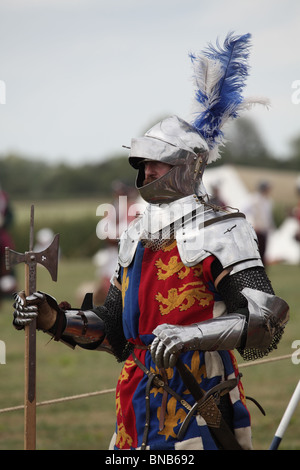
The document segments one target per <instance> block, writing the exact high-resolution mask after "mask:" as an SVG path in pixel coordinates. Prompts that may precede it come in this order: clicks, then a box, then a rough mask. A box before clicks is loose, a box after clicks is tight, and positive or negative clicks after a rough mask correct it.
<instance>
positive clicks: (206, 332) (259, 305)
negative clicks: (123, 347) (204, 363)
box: [151, 268, 289, 367]
mask: <svg viewBox="0 0 300 470" xmlns="http://www.w3.org/2000/svg"><path fill="white" fill-rule="evenodd" d="M249 271H250V273H249ZM249 284H250V286H249ZM251 285H252V286H251ZM248 286H249V287H248ZM260 289H261V290H260ZM218 290H219V292H220V293H221V295H222V294H223V298H224V302H225V304H226V306H227V312H228V313H227V314H226V315H223V316H221V317H218V318H213V319H211V320H206V321H203V322H201V323H198V324H194V325H190V326H183V327H182V326H177V325H160V326H158V327H157V328H156V329H155V330H154V331H153V333H154V334H155V335H156V336H157V338H155V340H154V341H153V343H152V347H151V353H152V357H153V359H154V360H155V362H156V363H157V365H158V367H169V366H171V367H173V366H174V365H175V364H176V359H177V356H178V354H179V353H180V351H182V350H196V349H199V350H203V351H214V350H231V349H235V348H237V349H238V351H239V352H240V354H241V355H242V356H243V358H244V359H248V360H249V359H256V358H258V357H262V356H265V355H267V354H268V353H269V352H270V351H272V350H273V349H274V348H276V347H277V344H278V342H279V341H280V339H281V336H282V334H283V330H284V326H285V324H286V323H287V321H288V311H289V308H288V305H287V303H286V302H285V301H284V300H282V299H280V298H279V297H277V296H276V295H275V294H274V293H273V290H272V287H271V285H270V282H269V280H268V278H267V276H266V274H265V271H264V270H263V269H262V268H256V269H254V270H246V271H242V272H239V273H238V274H234V275H232V276H226V278H224V280H222V281H221V282H220V285H219V286H218ZM268 291H269V292H268Z"/></svg>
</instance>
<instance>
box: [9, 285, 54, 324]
mask: <svg viewBox="0 0 300 470" xmlns="http://www.w3.org/2000/svg"><path fill="white" fill-rule="evenodd" d="M14 298H15V302H14V305H13V306H14V308H15V311H14V314H13V315H14V320H13V325H14V326H15V327H16V329H23V328H24V327H25V326H26V325H29V324H30V322H31V321H32V320H33V319H34V318H36V319H37V329H41V330H44V331H47V330H49V329H50V328H51V327H52V326H53V325H54V323H55V321H56V317H57V312H58V311H59V310H60V309H59V306H58V304H57V302H56V300H55V299H54V298H53V297H51V296H50V295H48V294H44V293H43V292H34V293H33V294H31V295H29V296H27V297H26V295H25V292H24V291H21V292H18V293H16V294H14Z"/></svg>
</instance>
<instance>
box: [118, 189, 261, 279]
mask: <svg viewBox="0 0 300 470" xmlns="http://www.w3.org/2000/svg"><path fill="white" fill-rule="evenodd" d="M183 202H185V207H186V210H184V211H183V212H182V213H181V214H180V217H178V210H177V208H176V206H175V203H174V204H168V205H165V206H164V207H160V206H157V205H149V206H148V208H147V209H146V210H145V212H144V214H143V215H142V216H141V217H139V218H137V219H136V220H134V221H133V222H132V223H131V224H130V225H129V227H128V229H127V230H126V231H125V232H124V233H123V234H122V236H121V238H120V246H119V260H118V261H119V264H120V265H121V266H123V267H127V266H129V265H130V263H131V261H132V260H133V257H134V255H135V251H136V248H137V245H138V242H139V241H140V240H142V239H146V240H149V238H151V239H154V238H159V237H160V236H161V234H163V236H165V234H166V233H168V230H167V229H168V228H170V226H172V225H173V226H174V232H173V236H174V238H175V239H176V241H177V246H178V252H179V255H180V258H181V261H182V262H183V264H184V265H186V266H188V267H191V266H195V265H196V264H198V263H199V262H201V261H203V260H204V259H205V258H206V257H208V256H210V255H214V256H215V257H216V258H218V260H219V261H220V263H221V264H222V266H223V268H224V269H225V268H228V267H229V266H230V267H232V268H233V269H232V271H231V274H233V273H235V272H238V271H241V270H244V269H247V268H250V267H254V266H263V263H262V261H261V257H260V254H259V250H258V242H257V237H256V233H255V231H254V229H253V228H252V226H251V225H250V224H249V222H248V221H247V220H246V218H245V216H244V215H243V214H242V213H240V212H230V213H229V212H228V211H223V210H214V209H212V208H208V209H207V207H206V206H204V205H203V204H199V202H195V200H193V199H192V200H191V199H190V197H188V198H184V200H181V203H180V204H182V203H183ZM177 204H178V203H177ZM177 207H182V206H177ZM172 208H173V211H172V213H171V215H170V209H171V210H172ZM191 209H192V210H191ZM159 220H160V223H159ZM165 221H167V222H165ZM158 226H159V227H160V235H158V231H157V230H156V229H155V230H152V229H151V227H156V228H157V227H158ZM169 231H170V230H169Z"/></svg>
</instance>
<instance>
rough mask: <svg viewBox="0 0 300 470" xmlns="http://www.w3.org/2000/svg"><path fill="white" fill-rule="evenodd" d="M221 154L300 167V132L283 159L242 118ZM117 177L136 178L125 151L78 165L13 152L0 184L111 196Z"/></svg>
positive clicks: (50, 194)
mask: <svg viewBox="0 0 300 470" xmlns="http://www.w3.org/2000/svg"><path fill="white" fill-rule="evenodd" d="M222 155H223V156H222V158H221V159H220V160H218V161H217V162H215V163H214V164H213V165H214V166H216V165H221V164H224V163H227V164H235V165H243V166H253V167H264V168H273V169H284V170H292V171H300V135H299V136H298V137H296V138H295V139H294V141H292V142H291V151H290V155H289V156H288V158H285V159H284V160H280V159H278V158H275V157H274V156H273V155H272V154H271V153H270V151H269V150H268V148H267V147H266V145H265V143H264V141H263V138H262V137H261V136H260V134H259V132H258V130H257V128H256V127H255V125H254V124H253V122H252V121H250V120H248V119H244V118H243V119H239V120H237V121H236V124H235V127H234V128H233V130H232V136H231V138H230V139H229V142H228V143H227V144H226V145H225V147H224V149H223V150H222ZM83 160H84V159H83ZM118 179H119V180H122V181H123V182H124V183H126V184H128V185H133V184H134V180H135V170H134V169H133V168H131V167H130V165H129V164H128V159H127V157H124V156H123V155H114V156H112V157H111V158H109V159H107V160H105V161H99V162H96V163H83V164H82V165H79V166H76V167H75V166H72V165H71V164H66V163H58V164H51V163H48V162H45V161H43V160H42V159H41V160H39V161H36V160H32V159H30V158H28V157H26V158H25V157H23V156H22V155H18V154H14V153H10V154H7V155H2V156H0V185H1V187H2V189H4V190H5V191H7V192H8V194H9V196H10V197H11V198H13V199H16V200H18V199H32V200H39V199H50V200H51V199H63V198H81V197H101V196H103V197H110V194H111V192H112V182H113V181H114V180H118Z"/></svg>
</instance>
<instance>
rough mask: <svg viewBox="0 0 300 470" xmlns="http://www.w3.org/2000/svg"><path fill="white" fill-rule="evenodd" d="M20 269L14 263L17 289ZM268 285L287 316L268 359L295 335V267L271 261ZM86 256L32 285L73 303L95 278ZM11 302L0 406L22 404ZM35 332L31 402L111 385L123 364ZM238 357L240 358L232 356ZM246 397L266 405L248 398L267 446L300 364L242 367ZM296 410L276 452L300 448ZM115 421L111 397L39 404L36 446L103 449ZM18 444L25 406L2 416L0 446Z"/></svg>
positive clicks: (6, 306)
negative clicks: (277, 344)
mask: <svg viewBox="0 0 300 470" xmlns="http://www.w3.org/2000/svg"><path fill="white" fill-rule="evenodd" d="M22 269H23V268H22V267H21V266H19V267H18V278H19V280H20V286H22V285H23V272H22ZM268 273H269V276H270V278H271V280H272V283H273V287H274V288H275V290H276V292H277V294H278V295H280V296H282V297H283V298H285V299H286V300H287V301H288V302H289V304H290V307H291V320H290V322H289V325H288V327H287V330H286V333H285V335H284V337H283V340H282V342H281V344H280V347H279V349H278V350H277V351H275V352H274V353H273V354H272V355H271V356H270V358H273V357H276V356H282V355H285V354H291V353H292V352H294V350H293V349H292V348H291V345H292V342H293V341H294V340H296V339H298V340H300V323H299V320H298V314H299V306H298V304H299V298H300V292H299V274H300V267H298V266H283V265H276V266H272V267H270V268H269V270H268ZM94 280H95V275H94V268H93V266H92V263H91V261H90V260H86V259H80V260H64V259H62V260H61V262H60V265H59V273H58V282H57V283H53V282H52V281H51V280H50V277H49V274H48V273H47V272H46V270H45V269H44V268H41V269H39V270H38V288H39V289H40V290H44V291H46V292H48V293H50V294H52V295H54V297H56V298H57V299H58V300H63V299H66V300H69V301H71V303H72V304H73V305H74V306H78V305H79V300H78V299H77V291H78V287H79V286H80V285H81V283H83V282H86V281H91V282H92V281H94ZM11 303H12V302H11V301H6V302H5V303H3V304H2V306H1V307H0V340H2V341H4V342H5V344H6V364H1V365H0V381H1V395H0V409H3V408H6V407H12V406H17V405H20V404H22V403H23V387H24V372H23V369H24V363H23V361H24V359H23V357H24V335H23V333H22V332H18V331H16V330H15V329H14V328H13V327H12V325H11V322H12V310H13V309H12V306H11ZM48 341H49V337H48V335H45V334H43V333H38V341H37V351H38V354H37V356H38V364H37V401H38V402H40V401H44V400H51V399H55V398H61V397H65V396H71V395H78V394H82V393H89V392H94V391H98V390H106V389H110V388H114V387H115V385H116V381H117V378H118V375H119V373H120V370H121V365H120V364H118V363H117V362H116V361H115V359H114V358H113V357H112V356H110V355H108V354H106V353H100V352H92V351H84V350H80V349H75V350H74V351H73V350H71V349H70V348H68V347H66V346H65V345H63V344H61V343H55V342H54V341H51V342H50V343H48ZM237 360H238V362H239V363H241V362H242V360H241V359H240V357H239V355H238V354H237ZM241 372H242V373H243V383H244V387H245V391H246V395H249V396H253V397H254V398H255V399H256V400H258V401H259V402H260V403H261V405H262V406H263V407H264V408H265V410H266V413H267V415H266V416H265V417H264V416H262V415H261V413H260V412H259V411H258V410H257V408H256V407H255V405H254V404H252V403H251V402H249V403H248V408H249V410H250V412H251V415H252V424H253V443H254V448H255V449H268V447H269V445H270V443H271V441H272V438H273V435H274V433H275V431H276V429H277V426H278V424H279V422H280V419H281V417H282V415H283V413H284V410H285V408H286V406H287V404H288V401H289V399H290V397H291V395H292V393H293V391H294V389H295V387H296V384H297V382H298V380H299V375H300V374H299V372H300V364H299V365H295V364H293V363H292V361H291V360H290V359H288V360H284V361H280V362H274V363H269V364H264V365H253V366H251V367H245V368H243V369H241ZM299 423H300V407H299V406H298V408H297V410H296V412H295V414H294V416H293V417H292V420H291V422H290V425H289V427H288V429H287V431H286V434H285V436H284V439H283V441H282V443H281V446H280V449H282V450H284V449H289V450H292V449H297V450H299V449H300V435H299ZM114 426H115V404H114V394H113V393H109V394H106V395H100V396H97V397H93V398H85V399H80V400H77V401H72V402H65V403H60V404H56V405H49V406H43V407H38V408H37V449H41V450H43V449H45V450H54V449H58V450H72V449H81V450H88V449H90V450H92V449H107V447H108V445H109V441H110V438H111V435H112V433H113V431H114ZM17 449H23V411H13V412H9V413H2V414H0V450H17Z"/></svg>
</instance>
